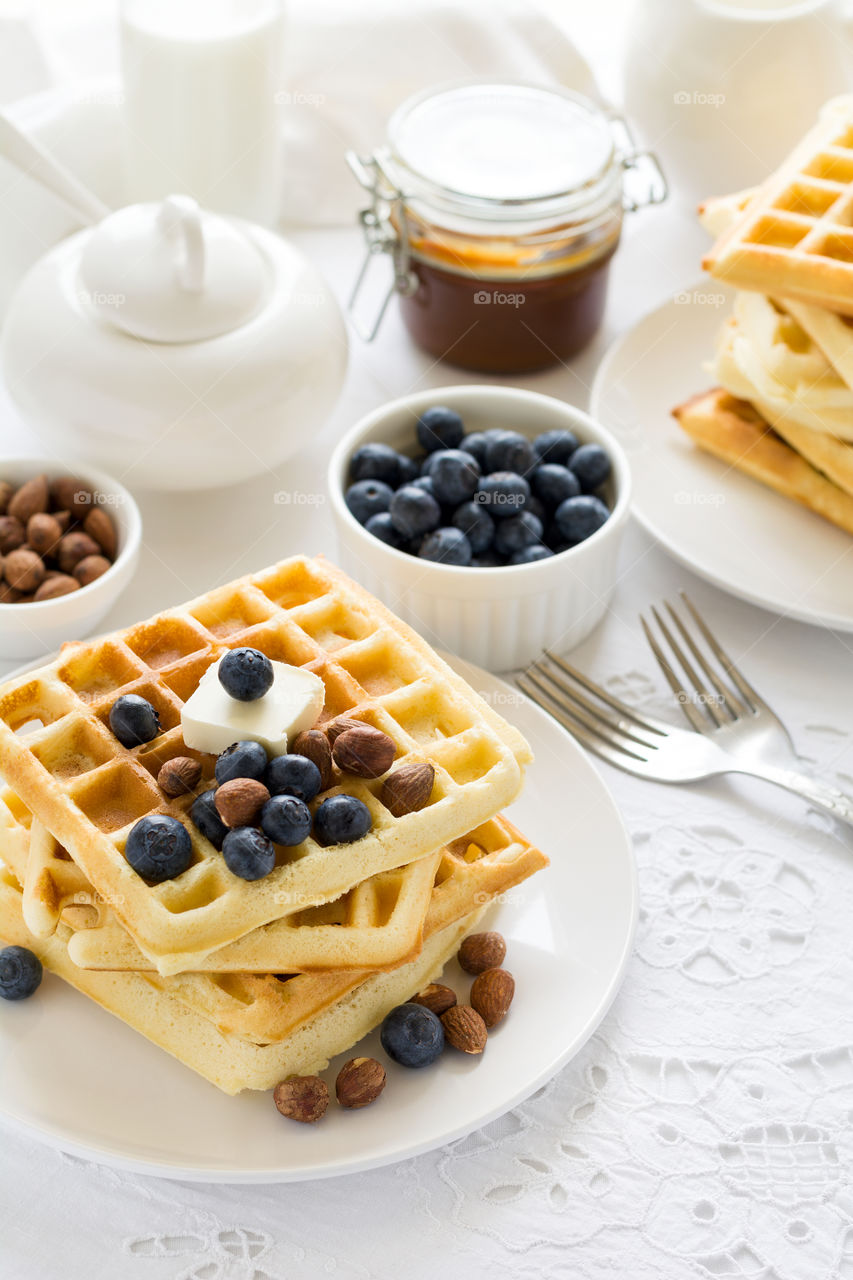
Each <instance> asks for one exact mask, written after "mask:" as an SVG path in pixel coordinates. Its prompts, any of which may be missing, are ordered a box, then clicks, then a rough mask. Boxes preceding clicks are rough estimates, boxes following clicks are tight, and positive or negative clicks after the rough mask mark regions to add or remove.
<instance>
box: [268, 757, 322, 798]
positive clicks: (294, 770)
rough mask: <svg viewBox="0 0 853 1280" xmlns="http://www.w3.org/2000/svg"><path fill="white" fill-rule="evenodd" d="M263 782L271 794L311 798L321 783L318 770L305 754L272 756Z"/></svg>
mask: <svg viewBox="0 0 853 1280" xmlns="http://www.w3.org/2000/svg"><path fill="white" fill-rule="evenodd" d="M264 782H265V783H266V784H267V790H268V791H269V793H270V795H271V796H285V795H286V796H298V797H299V799H300V800H305V801H306V802H307V801H308V800H313V799H314V797H315V796H316V795H317V793H318V792H319V790H320V788H321V787H322V785H323V779H322V777H321V774H320V770H319V769H318V768H317V766H316V764H315V763H314V761H313V760H309V759H308V757H307V756H299V755H295V754H294V755H291V754H288V755H283V756H273V758H272V760H270V762H269V765H268V766H267V772H266V776H265V777H264Z"/></svg>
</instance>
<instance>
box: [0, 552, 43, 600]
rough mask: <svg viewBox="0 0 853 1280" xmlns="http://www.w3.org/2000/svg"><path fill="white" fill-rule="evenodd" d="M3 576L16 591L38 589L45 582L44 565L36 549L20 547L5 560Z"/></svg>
mask: <svg viewBox="0 0 853 1280" xmlns="http://www.w3.org/2000/svg"><path fill="white" fill-rule="evenodd" d="M3 577H4V578H5V579H6V581H7V582H8V584H9V586H10V587H14V588H15V590H16V591H36V590H37V589H38V588H39V587H40V586H41V584H42V582H44V565H43V564H42V562H41V560H40V559H39V557H38V556H37V555H36V553H35V551H30V549H29V547H18V548H17V549H16V550H15V551H10V552H9V554H8V555H7V556H6V558H5V560H4V561H3Z"/></svg>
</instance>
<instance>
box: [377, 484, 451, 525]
mask: <svg viewBox="0 0 853 1280" xmlns="http://www.w3.org/2000/svg"><path fill="white" fill-rule="evenodd" d="M390 512H391V521H392V523H393V525H394V528H395V529H396V530H397V532H398V533H401V534H402V535H403V537H404V538H418V537H423V535H424V534H425V533H429V532H430V530H431V529H435V528H436V527H437V525H438V523H439V521H440V520H441V507H440V506H439V505H438V503H437V502H436V500H435V498H434V497H433V496H432V494H430V493H427V491H426V489H424V488H422V487H421V486H420V485H413V484H404V485H403V487H402V489H398V490H397V492H396V493H395V494H394V495H393V496H392V498H391V508H390Z"/></svg>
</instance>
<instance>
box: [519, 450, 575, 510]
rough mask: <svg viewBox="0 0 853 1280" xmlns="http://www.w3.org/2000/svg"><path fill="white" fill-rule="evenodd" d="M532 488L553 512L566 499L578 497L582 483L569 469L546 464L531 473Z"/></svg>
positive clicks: (550, 463)
mask: <svg viewBox="0 0 853 1280" xmlns="http://www.w3.org/2000/svg"><path fill="white" fill-rule="evenodd" d="M530 487H531V489H532V490H533V492H534V494H535V495H536V497H537V498H538V499H539V500H540V502H542V503H544V505H545V506H546V507H548V508H549V509H550V510H551V511H553V510H554V509H555V508H556V507H559V505H560V503H561V502H565V501H566V498H576V497H577V496H578V494H579V493H580V491H581V482H580V480H578V478H577V476H576V475H575V473H574V472H573V471H570V470H569V468H568V467H561V466H560V465H559V464H558V463H556V462H544V463H543V464H542V466H540V467H537V468H536V469H535V471H533V472H531V475H530Z"/></svg>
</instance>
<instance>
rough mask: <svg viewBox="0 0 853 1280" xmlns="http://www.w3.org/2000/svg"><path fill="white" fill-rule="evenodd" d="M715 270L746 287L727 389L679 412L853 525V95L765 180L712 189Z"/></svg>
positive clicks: (709, 442) (708, 219) (749, 465)
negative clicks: (720, 193) (716, 194)
mask: <svg viewBox="0 0 853 1280" xmlns="http://www.w3.org/2000/svg"><path fill="white" fill-rule="evenodd" d="M700 215H701V218H702V222H703V225H704V226H706V227H707V229H708V230H709V231H710V232H711V234H712V235H715V236H716V237H717V240H716V243H715V244H714V246H713V248H712V249H711V251H710V253H709V254H708V256H707V258H706V259H705V263H704V265H705V267H706V268H707V269H708V271H710V273H711V275H712V276H714V277H715V278H716V279H718V280H724V281H727V282H728V283H730V284H733V285H735V286H736V287H737V288H738V289H739V290H741V291H742V292H739V293H738V294H737V295H736V298H735V306H734V314H733V315H732V316H731V317H730V318H729V319H728V321H727V322H726V323H725V325H724V327H723V330H722V332H721V333H720V336H719V340H718V344H717V351H716V355H715V358H714V361H713V364H712V370H713V373H714V376H715V378H716V380H717V382H718V383H719V386H717V387H715V388H713V389H712V390H710V391H707V392H704V393H702V394H700V395H697V396H694V397H693V398H692V399H691V400H688V401H687V402H686V403H685V404H683V405H680V406H679V407H678V408H677V409H675V410H674V414H675V417H676V418H677V420H678V422H679V423H680V424H681V426H682V427H683V428H684V430H685V431H686V432H687V433H688V435H690V436H691V437H692V438H693V439H694V440H695V442H696V443H697V444H698V445H699V446H700V447H701V448H703V449H706V450H707V451H708V452H710V453H713V454H715V455H716V456H717V457H719V458H722V459H723V460H724V461H726V462H727V463H730V464H732V465H733V466H735V467H737V468H739V469H740V470H742V471H745V472H746V473H747V474H749V475H751V476H753V477H754V478H755V479H757V480H759V481H761V482H762V483H764V484H766V485H768V486H769V487H770V488H773V489H775V490H777V492H779V493H782V494H784V495H785V496H786V497H790V498H793V499H795V500H796V501H798V502H800V503H802V504H803V505H804V506H807V507H810V508H811V509H812V510H813V511H816V512H817V513H818V514H819V515H821V516H823V517H825V518H826V519H827V520H831V521H832V522H833V523H834V524H836V525H839V526H840V527H841V528H842V529H846V530H847V532H848V533H853V97H843V98H837V99H834V100H833V101H832V102H830V103H828V104H827V106H826V107H825V108H824V110H823V112H822V113H821V116H820V119H819V121H818V123H817V125H816V126H815V128H814V129H812V131H811V132H810V133H809V134H808V135H807V136H806V137H805V138H804V139H803V141H802V142H801V143H800V144H799V146H797V147H796V148H795V149H794V151H793V152H792V153H791V155H790V156H789V157H788V159H787V160H786V161H785V162H784V164H783V165H782V166H781V167H780V168H779V170H778V171H777V172H776V173H774V174H773V175H771V177H770V178H768V179H767V181H766V182H765V183H763V185H762V186H760V187H757V188H755V189H754V190H750V191H745V192H740V193H737V194H735V195H732V196H726V197H722V198H718V199H714V200H709V201H708V202H707V203H706V204H705V205H703V206H702V208H701V210H700Z"/></svg>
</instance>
